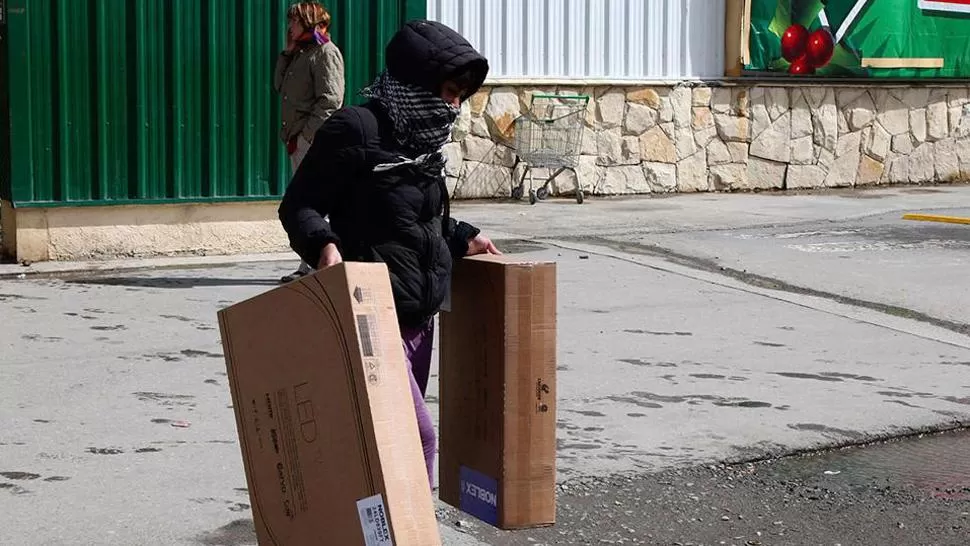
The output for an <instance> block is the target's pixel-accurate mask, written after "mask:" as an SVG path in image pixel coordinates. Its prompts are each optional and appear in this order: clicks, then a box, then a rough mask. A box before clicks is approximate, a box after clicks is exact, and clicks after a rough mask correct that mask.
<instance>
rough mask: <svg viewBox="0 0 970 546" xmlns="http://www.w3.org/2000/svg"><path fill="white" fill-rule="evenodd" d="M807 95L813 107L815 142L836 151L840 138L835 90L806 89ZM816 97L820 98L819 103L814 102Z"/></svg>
mask: <svg viewBox="0 0 970 546" xmlns="http://www.w3.org/2000/svg"><path fill="white" fill-rule="evenodd" d="M805 96H806V97H807V98H809V101H808V102H809V105H810V106H811V107H812V110H811V112H812V125H813V133H812V135H813V138H814V142H815V144H817V145H818V146H820V147H822V148H824V149H826V150H829V151H832V152H834V151H835V146H836V143H837V142H838V140H839V110H838V108H836V106H835V92H834V91H832V90H831V89H817V88H811V89H808V90H805ZM815 98H819V100H818V104H817V105H813V104H812V103H813V100H814V99H815Z"/></svg>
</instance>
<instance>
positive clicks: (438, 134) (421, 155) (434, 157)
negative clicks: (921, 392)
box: [361, 70, 459, 171]
mask: <svg viewBox="0 0 970 546" xmlns="http://www.w3.org/2000/svg"><path fill="white" fill-rule="evenodd" d="M361 95H362V96H364V97H366V98H369V99H374V100H377V101H378V102H380V103H381V104H382V105H383V106H384V109H385V110H386V111H387V115H388V117H390V118H391V122H392V123H393V124H394V137H395V139H396V140H397V143H398V144H399V145H401V147H402V148H404V149H405V151H408V152H411V153H412V155H417V156H418V157H416V158H414V159H408V158H402V159H404V160H405V161H404V162H402V163H399V164H395V165H394V166H397V165H404V164H416V165H419V166H422V167H426V168H428V169H429V170H435V169H437V170H439V171H440V169H442V168H444V156H443V155H442V153H441V148H442V146H444V145H445V144H447V143H448V141H449V140H451V131H452V127H453V126H454V123H455V120H456V119H457V118H458V113H459V108H458V107H456V106H454V105H452V104H448V103H447V102H445V101H444V100H443V99H442V98H441V97H439V96H437V95H435V94H434V93H431V92H430V91H427V90H425V89H423V88H421V87H418V86H416V85H410V84H405V83H402V82H400V81H398V80H396V79H395V78H394V77H393V76H391V75H390V74H388V73H387V71H386V70H385V71H384V72H381V74H380V75H378V76H377V79H375V80H374V83H372V84H371V85H370V86H369V87H367V88H365V89H364V90H362V91H361ZM387 167H388V166H386V165H379V166H378V170H385V169H386V168H387Z"/></svg>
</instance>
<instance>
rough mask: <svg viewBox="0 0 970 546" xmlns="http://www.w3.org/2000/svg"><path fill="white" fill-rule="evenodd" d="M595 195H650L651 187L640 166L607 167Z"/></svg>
mask: <svg viewBox="0 0 970 546" xmlns="http://www.w3.org/2000/svg"><path fill="white" fill-rule="evenodd" d="M594 193H596V194H599V195H626V194H638V193H650V186H649V185H648V184H647V177H646V176H645V175H644V174H643V169H642V168H641V167H640V166H636V165H625V166H620V167H607V168H606V172H605V174H604V176H603V178H602V179H601V180H600V184H599V186H597V187H596V189H595V191H594Z"/></svg>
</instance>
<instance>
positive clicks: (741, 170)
mask: <svg viewBox="0 0 970 546" xmlns="http://www.w3.org/2000/svg"><path fill="white" fill-rule="evenodd" d="M747 178H748V166H747V165H742V164H739V163H729V164H726V165H713V166H712V167H711V168H710V171H709V175H708V186H709V187H710V188H711V189H713V190H716V191H728V190H734V189H739V188H745V187H747Z"/></svg>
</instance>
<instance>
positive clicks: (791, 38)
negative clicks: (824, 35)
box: [781, 24, 808, 63]
mask: <svg viewBox="0 0 970 546" xmlns="http://www.w3.org/2000/svg"><path fill="white" fill-rule="evenodd" d="M807 46H808V29H806V28H805V27H803V26H802V25H799V24H794V25H792V26H790V27H788V30H786V31H785V33H784V34H782V35H781V55H782V56H783V57H784V58H785V60H786V61H788V62H790V63H791V62H795V60H796V59H798V58H799V57H801V56H802V55H803V54H804V53H805V48H806V47H807Z"/></svg>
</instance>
